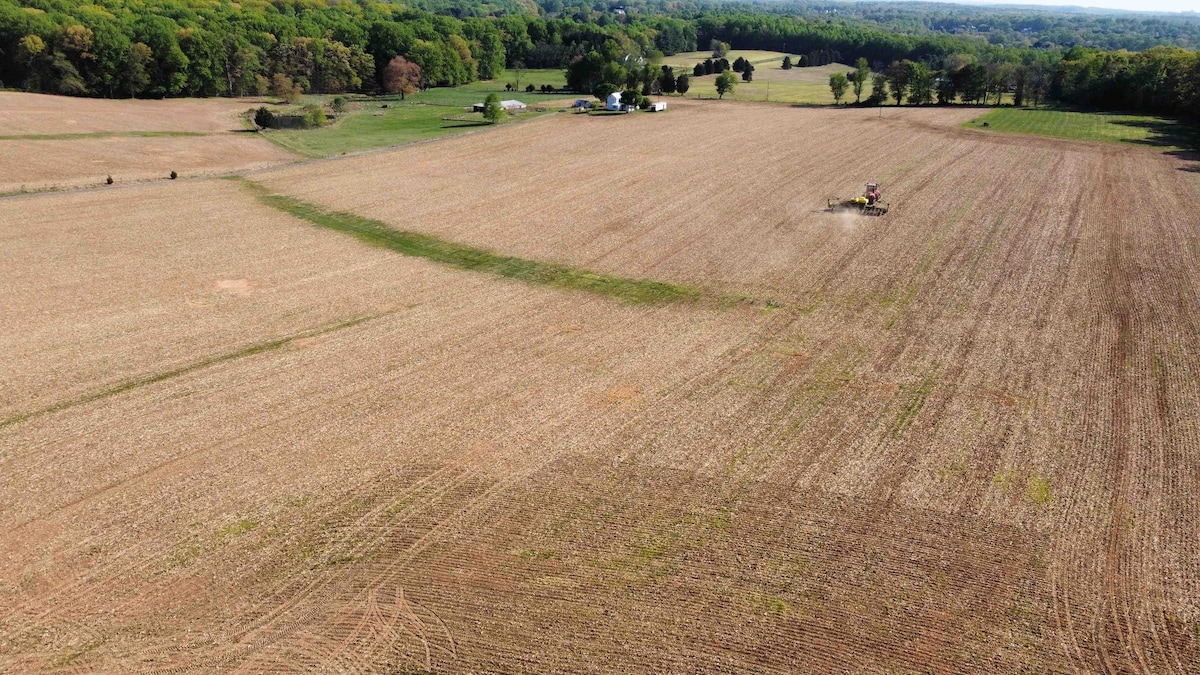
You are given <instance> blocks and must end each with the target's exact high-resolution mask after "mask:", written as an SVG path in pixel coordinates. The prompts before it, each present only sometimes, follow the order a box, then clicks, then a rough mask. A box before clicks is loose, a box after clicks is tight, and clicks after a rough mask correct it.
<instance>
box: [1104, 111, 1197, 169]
mask: <svg viewBox="0 0 1200 675" xmlns="http://www.w3.org/2000/svg"><path fill="white" fill-rule="evenodd" d="M1112 123H1113V124H1120V125H1122V126H1126V127H1134V128H1138V129H1145V130H1146V131H1148V132H1149V133H1150V136H1149V137H1148V138H1143V139H1136V140H1134V139H1130V140H1127V141H1125V142H1126V143H1130V144H1132V145H1148V146H1150V147H1154V148H1172V149H1171V150H1168V151H1167V152H1166V154H1168V155H1170V156H1172V157H1176V158H1178V159H1181V160H1183V161H1185V162H1200V130H1197V129H1194V128H1192V127H1190V126H1188V125H1187V124H1185V123H1183V122H1176V121H1172V120H1162V121H1151V120H1113V122H1112ZM1179 170H1180V171H1192V172H1196V173H1200V164H1190V165H1188V166H1182V167H1179Z"/></svg>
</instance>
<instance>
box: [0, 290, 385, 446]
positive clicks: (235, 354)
mask: <svg viewBox="0 0 1200 675" xmlns="http://www.w3.org/2000/svg"><path fill="white" fill-rule="evenodd" d="M379 316H381V315H379V314H376V315H371V316H360V317H356V318H353V319H349V320H347V321H341V322H339V323H335V324H332V325H328V326H322V327H319V328H313V329H311V330H306V331H303V332H300V333H295V334H293V335H288V336H285V337H281V338H276V339H274V340H268V341H266V342H259V343H257V344H252V345H250V346H248V347H243V348H241V349H237V350H234V351H232V352H226V353H224V354H217V355H215V356H210V357H207V358H204V359H201V360H199V361H193V362H192V363H189V364H187V365H183V366H180V367H178V368H173V369H171V370H167V371H163V372H161V373H152V374H150V375H141V376H138V377H134V378H130V379H128V380H125V381H124V382H120V383H118V384H116V385H114V386H112V387H109V388H108V389H104V390H101V391H97V392H92V393H90V394H84V395H82V396H77V397H75V398H71V399H67V400H65V401H59V402H58V403H53V404H51V405H48V406H45V407H44V408H37V409H35V410H29V411H26V412H22V413H17V414H15V415H12V416H10V417H6V418H4V419H2V420H0V429H3V428H5V427H9V426H12V425H14V424H18V423H20V422H24V421H25V420H28V419H31V418H33V417H40V416H41V415H48V414H50V413H56V412H59V411H62V410H66V409H67V408H74V407H75V406H79V405H84V404H86V403H92V402H93V401H98V400H100V399H102V398H108V397H109V396H116V395H117V394H121V393H124V392H127V391H130V390H131V389H137V388H138V387H144V386H146V385H148V384H154V383H155V382H162V381H164V380H170V379H173V378H176V377H179V376H181V375H186V374H188V373H191V372H193V371H196V370H200V369H201V368H207V367H209V366H214V365H216V364H218V363H224V362H226V361H233V360H235V359H241V358H245V357H247V356H253V355H255V354H261V353H263V352H269V351H272V350H275V349H279V348H281V347H286V346H287V345H288V344H290V343H291V342H294V341H296V340H299V339H302V338H309V337H316V336H318V335H324V334H326V333H332V332H334V331H338V330H342V329H343V328H350V327H351V326H357V325H358V324H360V323H363V322H364V321H369V320H371V319H374V318H377V317H379Z"/></svg>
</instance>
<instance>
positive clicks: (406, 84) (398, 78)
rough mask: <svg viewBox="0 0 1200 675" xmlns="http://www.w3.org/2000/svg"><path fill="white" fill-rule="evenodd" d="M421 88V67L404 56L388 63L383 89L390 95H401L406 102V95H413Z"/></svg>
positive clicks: (385, 69) (384, 72)
mask: <svg viewBox="0 0 1200 675" xmlns="http://www.w3.org/2000/svg"><path fill="white" fill-rule="evenodd" d="M420 86H421V66H418V65H417V64H415V63H413V62H412V61H409V60H408V59H406V58H404V57H403V56H397V57H395V58H393V59H392V60H391V61H389V62H388V64H387V67H386V68H384V69H383V89H384V91H386V92H388V93H389V94H400V100H402V101H403V100H404V96H405V95H406V94H411V93H413V92H414V91H416V90H417V89H419V88H420Z"/></svg>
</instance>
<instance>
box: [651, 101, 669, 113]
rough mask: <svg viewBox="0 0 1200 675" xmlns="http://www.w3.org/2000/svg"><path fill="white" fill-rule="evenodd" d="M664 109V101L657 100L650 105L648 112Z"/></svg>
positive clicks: (665, 103)
mask: <svg viewBox="0 0 1200 675" xmlns="http://www.w3.org/2000/svg"><path fill="white" fill-rule="evenodd" d="M666 109H667V102H666V101H659V102H657V103H655V104H654V105H652V106H650V112H662V111H664V110H666Z"/></svg>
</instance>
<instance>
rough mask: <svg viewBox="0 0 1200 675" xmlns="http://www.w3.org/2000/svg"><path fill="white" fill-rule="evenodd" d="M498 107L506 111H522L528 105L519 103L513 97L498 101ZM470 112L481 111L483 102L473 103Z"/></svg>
mask: <svg viewBox="0 0 1200 675" xmlns="http://www.w3.org/2000/svg"><path fill="white" fill-rule="evenodd" d="M500 107H501V108H504V109H505V110H507V111H508V112H524V111H525V109H526V108H528V106H526V105H525V104H524V103H521V102H520V101H517V100H515V99H509V100H507V101H500ZM471 112H483V104H482V103H476V104H475V105H473V106H471Z"/></svg>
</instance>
